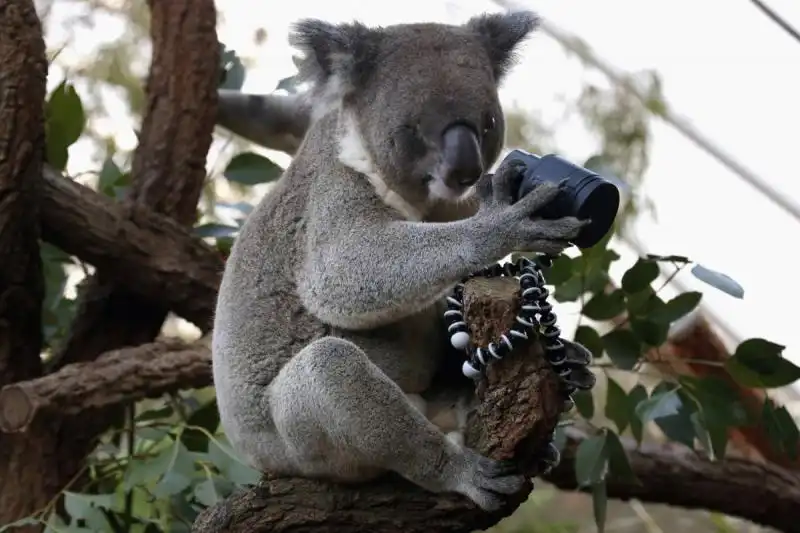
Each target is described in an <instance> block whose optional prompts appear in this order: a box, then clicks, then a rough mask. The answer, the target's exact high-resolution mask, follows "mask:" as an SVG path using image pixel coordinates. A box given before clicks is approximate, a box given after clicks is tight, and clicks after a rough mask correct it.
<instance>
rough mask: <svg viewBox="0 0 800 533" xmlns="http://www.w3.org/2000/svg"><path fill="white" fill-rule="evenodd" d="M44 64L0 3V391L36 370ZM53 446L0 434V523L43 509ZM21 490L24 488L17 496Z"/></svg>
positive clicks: (33, 34) (17, 8)
mask: <svg viewBox="0 0 800 533" xmlns="http://www.w3.org/2000/svg"><path fill="white" fill-rule="evenodd" d="M46 77H47V61H46V59H45V45H44V40H43V38H42V27H41V24H40V22H39V18H38V17H37V16H36V9H35V7H34V5H33V2H32V1H31V0H0V385H3V384H6V383H10V382H13V381H16V380H18V379H29V378H32V377H35V376H37V375H39V374H40V373H41V371H42V366H41V360H40V357H39V353H40V350H41V346H42V326H41V308H42V299H43V297H44V279H43V277H42V263H41V259H40V257H39V244H38V239H39V217H38V212H37V209H38V206H37V196H38V194H37V192H38V191H37V189H38V184H39V180H40V175H41V170H42V158H43V155H44V109H43V103H44V98H45V82H46ZM52 447H53V445H52V442H51V441H50V439H49V435H48V433H47V432H46V429H45V428H43V427H42V426H37V427H35V428H33V429H32V431H31V432H30V433H29V434H27V435H25V436H24V437H20V436H16V435H14V436H12V435H0V524H6V523H9V522H12V521H14V520H16V519H18V518H21V517H22V516H25V515H27V514H29V513H30V512H32V511H33V510H35V509H36V508H38V507H39V506H41V505H43V504H44V503H45V502H46V501H47V498H48V491H47V489H46V486H47V484H48V482H49V480H51V479H53V478H54V477H55V474H54V473H52V467H53V466H54V465H53V464H52V463H51V462H50V461H49V459H50V452H51V451H52ZM21 487H24V489H22V490H21Z"/></svg>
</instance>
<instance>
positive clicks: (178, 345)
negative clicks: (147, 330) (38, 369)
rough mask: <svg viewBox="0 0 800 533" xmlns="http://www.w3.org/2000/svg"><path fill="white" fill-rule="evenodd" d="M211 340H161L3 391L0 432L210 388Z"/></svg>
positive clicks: (0, 400) (18, 429)
mask: <svg viewBox="0 0 800 533" xmlns="http://www.w3.org/2000/svg"><path fill="white" fill-rule="evenodd" d="M208 341H209V339H208V337H203V338H202V339H200V340H198V341H196V342H193V343H187V342H185V341H182V340H180V339H162V340H158V341H156V342H153V343H149V344H142V345H140V346H136V347H131V348H123V349H120V350H113V351H110V352H106V353H104V354H103V355H102V356H100V357H99V358H98V359H97V360H96V361H92V362H86V363H74V364H71V365H67V366H65V367H63V368H61V369H60V370H58V371H56V372H53V373H52V374H48V375H46V376H42V377H40V378H37V379H33V380H30V381H20V382H18V383H13V384H10V385H6V386H5V387H3V388H2V389H0V430H2V431H4V432H7V433H14V432H19V431H25V430H27V429H28V428H29V427H30V425H31V423H33V422H34V420H36V419H40V418H41V417H44V416H47V415H56V416H69V415H81V416H82V417H84V418H85V417H92V416H94V414H95V412H97V410H101V409H103V408H107V407H112V406H118V405H122V404H126V403H130V402H132V401H137V400H143V399H145V398H156V397H159V396H161V395H162V394H165V393H168V392H174V391H176V390H177V389H176V388H175V386H176V383H180V384H181V388H200V387H204V386H206V385H209V384H211V352H210V348H209V344H208Z"/></svg>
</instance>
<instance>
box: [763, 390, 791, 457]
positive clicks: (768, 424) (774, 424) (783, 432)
mask: <svg viewBox="0 0 800 533" xmlns="http://www.w3.org/2000/svg"><path fill="white" fill-rule="evenodd" d="M761 424H762V426H763V427H764V429H765V431H766V433H767V436H768V437H769V439H770V443H771V444H772V447H773V449H774V450H775V451H776V452H778V453H781V454H786V455H787V456H788V457H789V458H790V459H792V460H795V459H797V456H798V452H800V449H798V447H800V430H798V428H797V424H796V423H795V421H794V418H793V417H792V415H791V414H789V411H788V410H787V409H786V407H785V406H781V407H777V406H775V405H773V403H772V400H771V399H769V398H767V399H766V400H765V401H764V407H763V409H762V410H761Z"/></svg>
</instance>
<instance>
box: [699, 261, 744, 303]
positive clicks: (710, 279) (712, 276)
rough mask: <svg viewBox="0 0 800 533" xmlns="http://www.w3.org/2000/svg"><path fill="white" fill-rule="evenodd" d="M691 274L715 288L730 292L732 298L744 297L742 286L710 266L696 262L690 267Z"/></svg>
mask: <svg viewBox="0 0 800 533" xmlns="http://www.w3.org/2000/svg"><path fill="white" fill-rule="evenodd" d="M692 275H694V277H696V278H697V279H699V280H700V281H703V282H705V283H708V284H709V285H711V286H712V287H714V288H715V289H719V290H721V291H722V292H724V293H727V294H730V295H731V296H733V297H734V298H739V299H742V298H744V289H743V288H742V286H741V285H739V284H738V283H736V282H735V281H734V280H733V279H731V277H730V276H727V275H725V274H722V273H721V272H717V271H715V270H711V269H710V268H706V267H704V266H703V265H699V264H698V265H695V266H694V267H692Z"/></svg>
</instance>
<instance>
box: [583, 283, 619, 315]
mask: <svg viewBox="0 0 800 533" xmlns="http://www.w3.org/2000/svg"><path fill="white" fill-rule="evenodd" d="M624 312H625V294H624V293H623V292H622V291H621V290H619V289H617V290H615V291H613V292H611V293H608V294H605V293H602V292H600V293H597V294H595V295H594V296H593V297H592V299H590V300H589V301H588V302H586V305H584V306H583V310H582V313H583V314H584V315H586V317H588V318H591V319H592V320H610V319H612V318H614V317H616V316H619V315H621V314H622V313H624Z"/></svg>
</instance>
